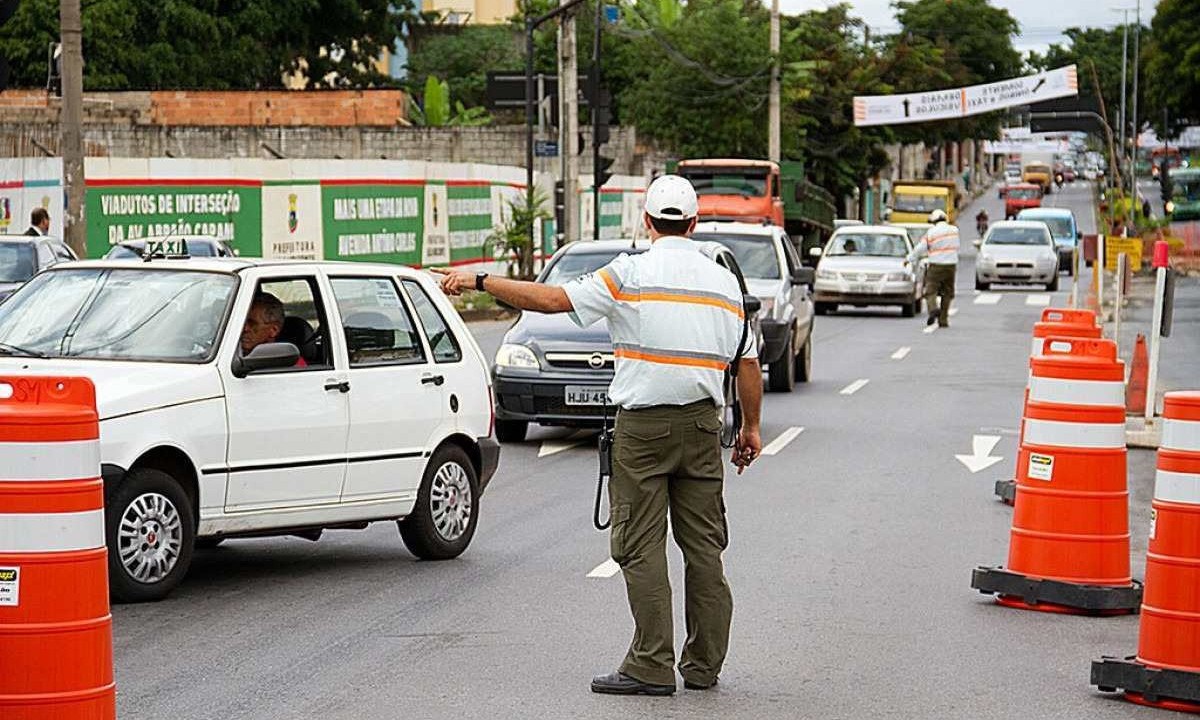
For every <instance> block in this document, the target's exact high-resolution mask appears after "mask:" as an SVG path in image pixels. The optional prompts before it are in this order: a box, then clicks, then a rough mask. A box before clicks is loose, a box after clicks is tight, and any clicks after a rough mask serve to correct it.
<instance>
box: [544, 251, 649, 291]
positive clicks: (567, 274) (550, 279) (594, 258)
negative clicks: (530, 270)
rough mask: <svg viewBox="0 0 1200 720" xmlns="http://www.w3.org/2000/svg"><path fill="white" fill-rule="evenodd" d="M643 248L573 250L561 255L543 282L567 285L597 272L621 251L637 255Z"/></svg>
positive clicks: (547, 272)
mask: <svg viewBox="0 0 1200 720" xmlns="http://www.w3.org/2000/svg"><path fill="white" fill-rule="evenodd" d="M640 252H642V250H641V249H636V250H635V249H630V248H622V249H620V250H613V251H608V252H595V251H593V252H572V253H566V254H565V255H561V256H559V258H558V260H556V261H555V262H554V264H553V265H551V266H550V269H549V270H547V271H546V275H545V276H544V277H543V278H542V280H541V281H542V282H544V283H546V284H547V285H566V284H567V283H569V282H571V281H572V280H574V279H576V278H578V277H581V276H583V275H587V274H588V273H591V272H596V271H597V270H599V269H600V268H602V267H604V266H605V265H607V264H609V263H610V262H612V261H613V260H615V259H616V257H617V256H618V255H620V254H621V253H629V254H630V255H636V254H637V253H640Z"/></svg>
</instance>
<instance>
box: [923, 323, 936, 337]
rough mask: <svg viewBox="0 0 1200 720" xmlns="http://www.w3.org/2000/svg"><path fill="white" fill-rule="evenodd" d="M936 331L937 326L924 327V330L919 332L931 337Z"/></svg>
mask: <svg viewBox="0 0 1200 720" xmlns="http://www.w3.org/2000/svg"><path fill="white" fill-rule="evenodd" d="M937 329H938V326H937V325H926V326H925V329H924V330H922V331H921V332H923V333H925V334H926V335H931V334H933V333H935V332H937Z"/></svg>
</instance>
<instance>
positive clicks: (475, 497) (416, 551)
mask: <svg viewBox="0 0 1200 720" xmlns="http://www.w3.org/2000/svg"><path fill="white" fill-rule="evenodd" d="M478 519H479V478H478V476H477V475H476V473H475V466H474V465H472V464H471V459H470V458H468V457H467V454H466V453H465V452H463V450H462V448H460V447H458V446H457V445H443V446H442V447H440V448H438V450H437V452H435V453H434V454H433V457H431V458H430V459H429V464H428V465H426V466H425V477H424V478H423V479H422V480H421V489H420V490H418V491H417V504H416V506H414V507H413V511H412V514H411V515H409V516H408V517H406V518H404V519H403V520H401V521H400V522H399V523H397V524H398V525H399V526H400V537H401V538H402V539H403V540H404V546H405V547H407V548H408V551H409V552H411V553H412V554H413V555H416V556H417V557H418V558H420V559H421V560H449V559H451V558H456V557H458V556H459V555H461V554H462V553H463V551H464V550H466V549H467V546H468V545H470V544H471V538H472V537H474V535H475V525H476V523H477V522H478Z"/></svg>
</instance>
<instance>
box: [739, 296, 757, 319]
mask: <svg viewBox="0 0 1200 720" xmlns="http://www.w3.org/2000/svg"><path fill="white" fill-rule="evenodd" d="M742 307H743V308H745V310H746V314H748V315H753V314H754V313H756V312H758V311H759V310H762V300H759V299H758V296H757V295H750V294H746V295H743V296H742Z"/></svg>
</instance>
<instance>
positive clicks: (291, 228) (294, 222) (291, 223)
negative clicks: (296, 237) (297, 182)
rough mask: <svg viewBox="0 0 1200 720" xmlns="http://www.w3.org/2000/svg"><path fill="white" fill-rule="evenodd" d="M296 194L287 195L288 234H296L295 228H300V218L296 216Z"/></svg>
mask: <svg viewBox="0 0 1200 720" xmlns="http://www.w3.org/2000/svg"><path fill="white" fill-rule="evenodd" d="M297 199H298V198H297V197H296V193H292V194H290V195H288V232H290V233H294V232H296V228H297V227H299V226H300V217H299V216H298V215H297V214H296V205H297Z"/></svg>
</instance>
